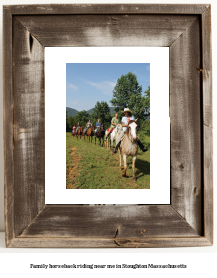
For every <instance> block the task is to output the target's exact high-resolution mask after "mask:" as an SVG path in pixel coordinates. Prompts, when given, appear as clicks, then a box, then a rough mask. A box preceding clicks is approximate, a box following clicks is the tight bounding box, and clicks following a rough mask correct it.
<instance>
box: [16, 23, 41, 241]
mask: <svg viewBox="0 0 217 278" xmlns="http://www.w3.org/2000/svg"><path fill="white" fill-rule="evenodd" d="M13 64H14V75H13V76H14V79H13V100H14V126H13V127H14V131H13V132H14V150H13V156H14V161H15V162H16V163H14V209H15V211H16V214H15V219H14V221H15V235H16V236H17V235H19V234H21V233H22V231H23V230H24V229H25V228H26V227H27V226H28V225H29V223H30V222H31V221H32V220H33V219H34V218H35V216H36V215H37V214H38V213H39V212H40V211H41V209H42V208H43V207H44V186H45V127H44V115H45V113H44V109H45V107H44V105H45V103H44V48H43V46H42V45H41V44H40V43H39V42H38V41H37V40H36V39H35V38H34V37H33V36H32V35H31V34H30V33H29V32H28V31H27V29H26V28H24V27H23V25H22V24H21V23H20V22H19V21H17V19H15V18H14V20H13Z"/></svg>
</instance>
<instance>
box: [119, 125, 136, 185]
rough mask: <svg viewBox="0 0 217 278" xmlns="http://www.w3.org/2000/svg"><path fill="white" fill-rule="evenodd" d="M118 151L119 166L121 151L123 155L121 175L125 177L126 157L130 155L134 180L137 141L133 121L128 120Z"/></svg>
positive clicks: (134, 178)
mask: <svg viewBox="0 0 217 278" xmlns="http://www.w3.org/2000/svg"><path fill="white" fill-rule="evenodd" d="M118 151H119V157H120V166H121V153H122V155H123V161H124V171H123V173H122V176H123V177H126V171H127V157H128V156H132V168H133V180H134V181H136V177H135V162H136V157H137V151H138V143H137V124H136V122H135V121H130V122H129V123H128V126H127V131H126V134H125V136H124V138H123V139H122V141H121V145H120V147H119V149H118Z"/></svg>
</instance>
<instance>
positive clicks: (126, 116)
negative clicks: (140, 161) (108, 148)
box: [114, 108, 148, 153]
mask: <svg viewBox="0 0 217 278" xmlns="http://www.w3.org/2000/svg"><path fill="white" fill-rule="evenodd" d="M122 112H123V113H124V117H123V118H122V120H121V122H122V127H123V130H122V131H121V132H120V134H119V136H118V139H117V142H116V146H115V149H114V153H116V152H117V150H118V147H119V146H120V144H121V139H122V138H123V136H124V134H125V133H126V131H127V126H128V123H129V121H135V122H137V121H138V119H136V120H135V118H134V116H133V115H132V114H133V113H132V111H131V110H130V109H129V108H124V111H122ZM137 143H138V145H139V147H140V149H141V150H142V151H143V152H146V151H147V150H148V149H145V148H144V146H143V144H142V142H141V141H140V139H139V137H138V136H137Z"/></svg>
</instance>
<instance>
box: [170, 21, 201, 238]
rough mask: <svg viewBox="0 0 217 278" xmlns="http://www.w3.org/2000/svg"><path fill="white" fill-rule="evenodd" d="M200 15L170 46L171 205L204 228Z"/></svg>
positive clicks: (195, 227) (197, 228) (198, 226)
mask: <svg viewBox="0 0 217 278" xmlns="http://www.w3.org/2000/svg"><path fill="white" fill-rule="evenodd" d="M199 23H200V21H199V18H197V19H196V20H195V21H194V22H193V23H192V25H191V26H190V27H189V28H188V29H187V30H186V31H185V32H184V33H183V34H182V35H181V36H180V37H179V38H178V39H177V40H176V41H175V42H174V43H173V44H172V45H171V46H170V117H171V118H170V119H171V190H172V192H171V195H172V198H171V205H172V206H173V208H174V209H175V210H177V212H178V213H180V215H181V216H182V217H183V218H184V219H186V221H187V222H188V223H189V225H191V226H192V227H193V228H194V229H195V230H196V231H197V232H198V233H199V234H201V231H202V215H201V212H202V203H201V202H202V195H201V169H202V168H201V166H202V165H201V156H202V154H201V136H202V130H201V94H200V90H201V88H200V82H201V81H200V71H199V70H198V68H200V63H201V59H200V26H199Z"/></svg>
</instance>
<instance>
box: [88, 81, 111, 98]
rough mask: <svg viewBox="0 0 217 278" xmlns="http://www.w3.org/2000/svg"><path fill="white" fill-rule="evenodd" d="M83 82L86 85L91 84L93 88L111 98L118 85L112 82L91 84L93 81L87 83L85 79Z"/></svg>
mask: <svg viewBox="0 0 217 278" xmlns="http://www.w3.org/2000/svg"><path fill="white" fill-rule="evenodd" d="M83 81H85V82H86V83H88V84H90V85H91V86H93V87H95V88H97V89H98V90H100V91H101V92H102V93H103V94H105V95H109V96H112V94H113V89H114V87H115V85H116V82H112V81H102V82H91V81H87V80H84V79H83Z"/></svg>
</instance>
